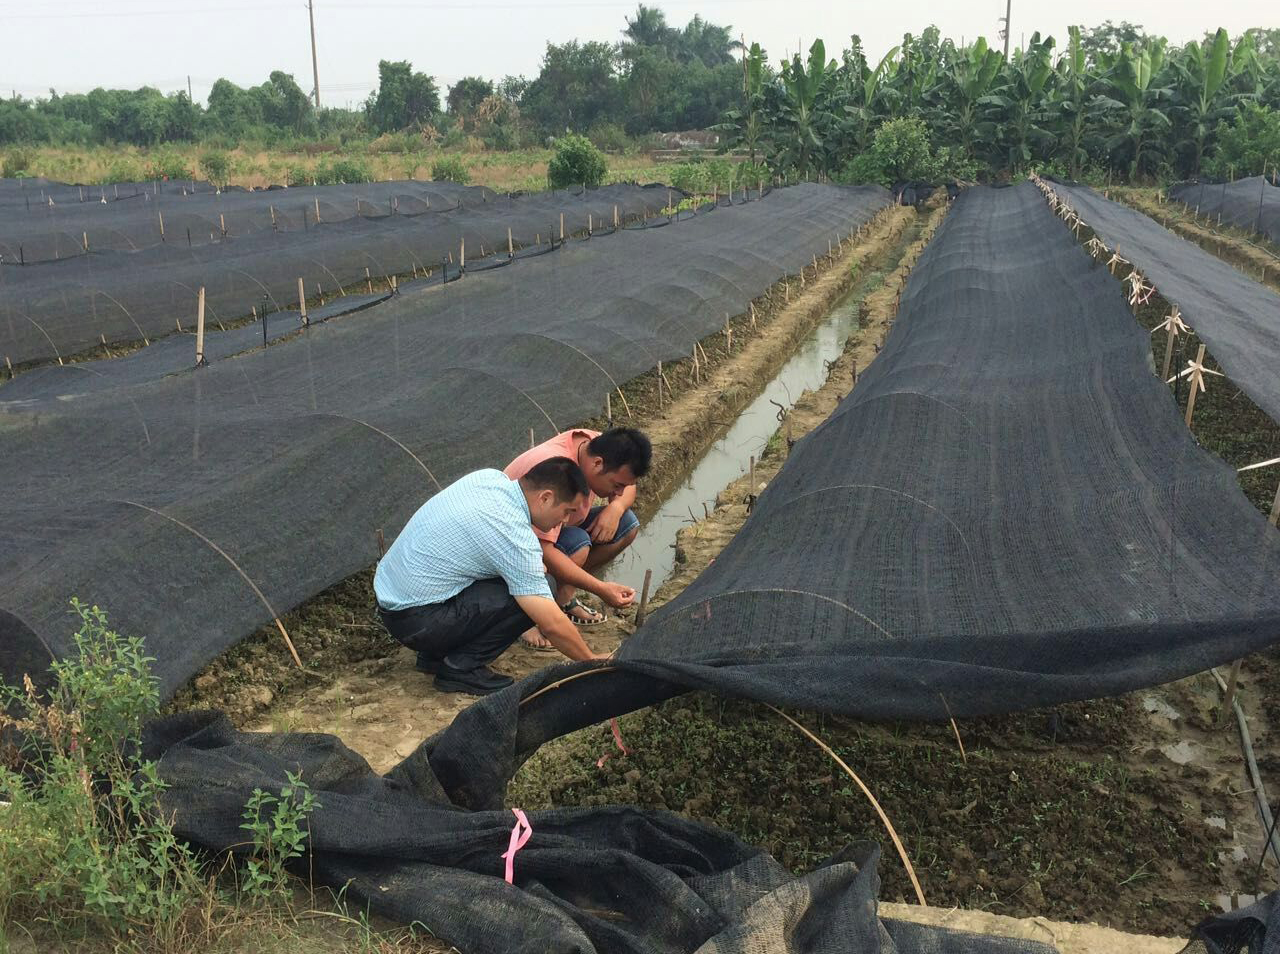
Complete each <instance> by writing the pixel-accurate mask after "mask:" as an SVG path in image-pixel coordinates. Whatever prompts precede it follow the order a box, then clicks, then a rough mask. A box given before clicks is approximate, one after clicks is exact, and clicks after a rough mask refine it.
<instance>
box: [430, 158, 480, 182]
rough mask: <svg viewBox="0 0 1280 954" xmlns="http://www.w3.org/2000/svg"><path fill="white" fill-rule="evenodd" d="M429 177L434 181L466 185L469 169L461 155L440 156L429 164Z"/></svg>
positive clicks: (469, 177) (469, 178) (468, 180)
mask: <svg viewBox="0 0 1280 954" xmlns="http://www.w3.org/2000/svg"><path fill="white" fill-rule="evenodd" d="M431 178H432V179H434V180H435V181H436V182H457V183H460V184H461V185H466V184H467V183H468V182H470V181H471V170H470V169H468V168H467V164H466V163H465V162H463V161H462V157H461V156H441V157H440V158H439V159H437V160H436V161H435V162H433V163H432V164H431Z"/></svg>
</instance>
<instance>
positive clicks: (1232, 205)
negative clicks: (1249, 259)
mask: <svg viewBox="0 0 1280 954" xmlns="http://www.w3.org/2000/svg"><path fill="white" fill-rule="evenodd" d="M1169 198H1171V199H1173V200H1174V201H1175V202H1181V203H1183V204H1184V205H1186V206H1187V207H1188V208H1190V209H1192V210H1193V211H1194V212H1195V213H1196V214H1197V215H1207V216H1209V217H1210V218H1212V219H1218V220H1220V221H1221V222H1222V224H1223V225H1234V226H1236V227H1237V228H1241V229H1244V230H1245V231H1247V232H1256V233H1257V234H1258V235H1261V236H1263V237H1265V238H1268V239H1270V240H1271V241H1272V242H1280V188H1277V187H1276V184H1275V183H1274V182H1273V181H1272V179H1271V177H1269V176H1250V177H1249V178H1247V179H1237V180H1236V181H1234V182H1184V183H1181V184H1179V185H1176V186H1173V187H1172V188H1171V189H1170V190H1169Z"/></svg>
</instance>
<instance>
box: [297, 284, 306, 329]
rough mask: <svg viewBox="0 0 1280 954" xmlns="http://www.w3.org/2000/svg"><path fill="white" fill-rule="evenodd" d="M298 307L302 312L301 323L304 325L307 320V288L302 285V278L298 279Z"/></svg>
mask: <svg viewBox="0 0 1280 954" xmlns="http://www.w3.org/2000/svg"><path fill="white" fill-rule="evenodd" d="M298 308H299V309H300V310H301V312H302V324H303V326H304V327H305V326H306V325H307V324H308V322H307V290H306V288H305V287H303V284H302V279H301V278H299V279H298Z"/></svg>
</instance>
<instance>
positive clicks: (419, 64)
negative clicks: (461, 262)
mask: <svg viewBox="0 0 1280 954" xmlns="http://www.w3.org/2000/svg"><path fill="white" fill-rule="evenodd" d="M1004 5H1005V0H965V2H954V0H953V2H946V0H943V2H936V0H935V2H925V0H893V2H886V0H874V2H860V0H697V2H691V0H671V2H660V3H657V4H656V6H659V7H661V8H662V9H663V10H664V11H666V14H667V19H668V22H670V23H672V24H674V25H682V24H683V23H684V22H685V21H686V20H688V19H689V18H690V17H692V16H693V14H695V13H700V14H702V16H703V17H704V18H706V19H708V20H711V21H713V22H716V23H722V24H723V23H728V24H731V25H732V27H733V30H734V34H735V35H738V34H742V35H745V37H746V40H747V42H748V43H750V42H752V41H758V42H759V43H760V44H761V45H763V46H764V47H765V49H766V50H767V51H768V53H769V58H770V60H771V61H773V62H774V63H775V64H776V63H777V61H778V60H780V59H781V58H782V57H784V56H785V55H786V54H788V53H790V52H794V51H795V50H796V49H797V46H801V47H804V48H807V47H808V45H809V44H810V43H811V42H812V41H813V40H814V38H815V37H819V36H820V37H822V38H823V40H825V41H826V44H827V50H828V55H838V54H839V50H840V49H841V48H842V47H843V46H844V45H846V44H847V42H848V38H849V35H850V34H852V33H858V34H860V35H861V36H862V38H863V43H864V44H865V45H866V47H867V49H868V50H869V51H870V52H871V53H883V52H884V51H885V50H887V49H889V48H890V47H891V46H893V45H894V44H896V43H897V42H898V41H899V40H900V39H901V36H902V34H903V32H905V31H910V32H912V33H917V34H918V33H919V32H920V31H921V30H922V29H923V28H924V27H925V26H927V25H929V24H930V23H936V24H937V25H938V27H939V28H940V29H941V30H942V32H943V35H944V36H951V37H954V38H956V39H957V41H958V40H959V39H960V38H962V37H963V38H966V39H968V40H972V39H973V38H974V37H977V36H979V35H984V36H986V37H987V38H988V40H989V41H990V42H992V43H995V42H997V41H996V34H997V31H998V30H999V29H1000V24H999V22H998V21H999V18H1000V17H1002V16H1003V15H1004ZM635 6H636V5H635V3H634V2H631V0H627V2H614V0H369V2H361V0H315V8H316V42H317V45H318V47H319V57H320V100H321V104H322V105H336V106H343V105H347V104H348V103H350V104H353V105H354V104H357V103H359V102H360V101H361V100H363V99H364V97H365V96H366V95H367V94H368V93H369V91H370V90H371V89H373V88H374V86H375V85H376V83H377V72H378V60H379V59H393V60H401V59H407V60H410V61H412V62H413V64H414V66H415V67H416V68H418V69H421V70H424V71H426V72H428V73H430V74H432V75H433V76H435V77H436V80H437V82H438V83H440V84H441V88H442V91H443V88H444V87H445V86H447V85H448V84H450V83H453V82H455V81H456V80H457V79H459V78H460V77H462V76H467V75H477V74H478V75H481V76H485V77H488V78H498V77H501V76H503V75H505V74H508V73H510V74H521V73H523V74H525V75H526V76H534V75H536V74H537V72H538V63H539V61H540V59H541V56H542V51H543V50H544V48H545V46H546V43H547V42H548V41H550V42H553V43H562V42H564V41H566V40H570V39H574V38H577V39H579V40H604V41H616V40H618V39H619V37H620V33H621V30H622V28H623V27H624V25H625V23H624V18H625V17H626V16H627V15H628V14H630V13H632V12H633V11H634V10H635ZM1106 19H1112V20H1121V19H1127V20H1130V21H1131V22H1134V23H1138V24H1141V25H1142V26H1144V27H1145V28H1146V29H1147V30H1148V31H1149V32H1157V33H1162V34H1164V35H1166V36H1168V37H1169V38H1170V40H1172V41H1174V42H1179V43H1180V42H1185V41H1186V40H1188V39H1191V38H1193V37H1199V36H1200V35H1201V34H1203V32H1204V31H1205V30H1206V29H1209V28H1216V27H1218V26H1224V27H1226V28H1227V29H1228V30H1229V31H1230V32H1231V33H1232V34H1233V35H1234V34H1236V33H1238V32H1240V31H1241V30H1243V29H1244V28H1246V27H1251V26H1277V25H1280V15H1278V13H1277V6H1276V3H1275V2H1274V0H1223V2H1219V3H1213V4H1201V3H1190V2H1187V0H1124V2H1120V3H1112V2H1103V0H1073V2H1063V0H1055V2H1050V0H1014V2H1013V40H1014V42H1015V43H1017V42H1019V41H1020V39H1021V38H1022V37H1023V36H1024V35H1025V36H1030V34H1031V33H1032V32H1033V31H1035V30H1040V31H1041V32H1043V33H1049V34H1052V35H1053V36H1055V37H1057V38H1058V39H1059V47H1061V43H1062V39H1063V38H1065V36H1066V27H1067V24H1068V23H1082V24H1086V25H1093V24H1097V23H1101V22H1102V21H1103V20H1106ZM0 36H3V46H2V47H0V90H3V91H4V94H5V95H8V94H9V91H11V90H16V91H17V92H18V93H20V94H22V95H24V96H37V95H47V93H48V90H49V88H50V87H55V88H57V89H58V90H59V91H66V92H84V91H87V90H90V89H93V88H94V87H95V86H107V87H127V88H133V87H137V86H142V85H149V86H157V87H159V88H160V89H162V90H165V91H173V90H177V89H180V88H182V87H184V86H186V83H187V77H188V75H190V77H191V82H192V86H193V88H194V91H195V96H196V99H197V100H199V101H203V100H204V98H205V96H206V95H207V93H208V91H209V87H210V86H211V85H212V84H213V81H214V80H215V79H217V78H218V77H222V76H225V77H227V78H229V79H231V80H233V81H234V82H236V83H239V84H241V85H253V84H257V83H260V82H262V81H263V80H264V79H265V78H266V75H267V73H269V72H270V71H271V70H273V69H282V70H284V71H285V72H288V73H292V74H293V75H294V77H295V79H297V81H298V84H299V85H300V86H301V87H302V88H303V89H304V90H308V91H309V90H310V89H311V87H312V81H311V47H310V38H309V34H308V30H307V9H306V2H305V0H0Z"/></svg>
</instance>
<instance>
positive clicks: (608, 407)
mask: <svg viewBox="0 0 1280 954" xmlns="http://www.w3.org/2000/svg"><path fill="white" fill-rule="evenodd" d="M604 419H605V420H606V421H608V422H609V426H610V427H613V392H612V391H605V392H604Z"/></svg>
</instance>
